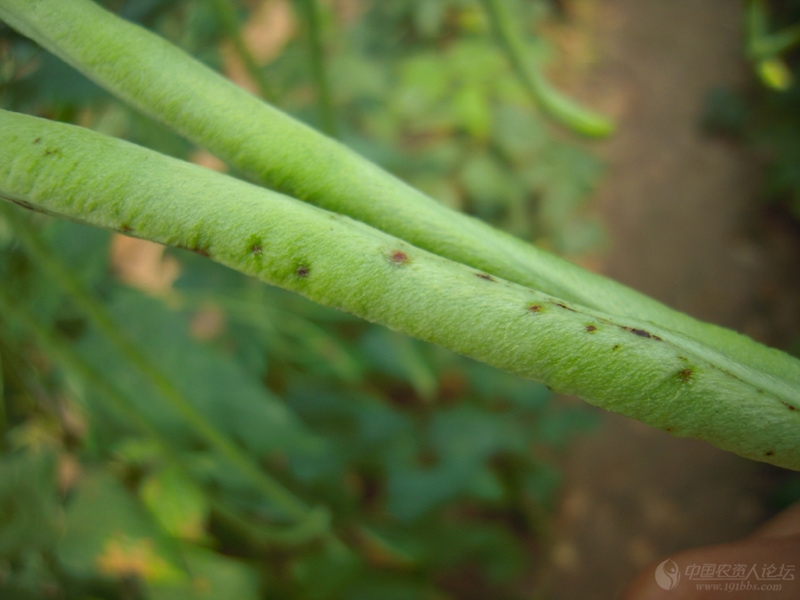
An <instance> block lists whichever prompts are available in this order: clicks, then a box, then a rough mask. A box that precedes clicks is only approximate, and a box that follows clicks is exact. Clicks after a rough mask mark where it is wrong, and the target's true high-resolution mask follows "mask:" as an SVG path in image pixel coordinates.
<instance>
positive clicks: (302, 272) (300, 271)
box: [294, 265, 311, 279]
mask: <svg viewBox="0 0 800 600" xmlns="http://www.w3.org/2000/svg"><path fill="white" fill-rule="evenodd" d="M294 273H295V275H297V276H298V277H299V278H300V279H305V278H306V277H308V274H309V273H311V267H309V266H307V265H300V266H299V267H297V269H295V272H294Z"/></svg>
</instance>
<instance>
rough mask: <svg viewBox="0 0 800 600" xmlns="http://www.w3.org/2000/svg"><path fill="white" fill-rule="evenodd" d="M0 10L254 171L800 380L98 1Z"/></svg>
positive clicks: (507, 275)
mask: <svg viewBox="0 0 800 600" xmlns="http://www.w3.org/2000/svg"><path fill="white" fill-rule="evenodd" d="M0 17H2V18H4V19H6V20H7V21H8V23H9V24H10V25H12V26H13V27H15V28H16V29H18V30H19V31H20V32H22V33H24V34H25V35H28V36H30V37H31V38H32V39H34V40H36V41H37V42H39V43H40V44H42V45H43V46H44V47H45V48H47V49H49V50H50V51H52V52H53V53H55V54H57V55H58V56H60V57H61V58H62V59H64V60H65V61H67V62H68V63H70V64H72V65H73V66H74V67H76V68H77V69H79V70H80V71H82V72H83V73H85V74H86V75H87V76H89V77H91V78H92V79H94V80H95V81H96V82H97V83H99V84H100V85H102V86H104V87H106V88H107V89H109V90H111V91H112V92H113V93H114V94H116V95H117V96H119V97H120V98H123V99H125V100H126V101H128V102H130V103H131V104H132V105H134V106H136V107H138V108H139V109H141V110H142V111H144V112H146V113H148V114H150V115H152V116H153V117H155V118H157V119H159V120H160V121H162V122H164V123H166V124H167V125H169V126H170V127H172V128H173V129H174V130H176V131H178V132H180V133H181V134H183V135H185V136H186V137H188V138H190V139H191V140H193V141H194V142H196V143H197V144H199V145H201V146H204V147H206V148H207V149H209V150H211V151H212V152H214V153H215V154H216V155H217V156H219V157H220V158H222V159H224V160H226V161H227V162H228V163H230V164H231V165H233V166H235V167H236V168H237V169H238V170H240V171H241V172H243V173H245V174H247V175H248V176H250V177H251V178H253V179H254V180H255V181H257V182H259V183H261V184H264V185H266V186H268V187H272V188H275V189H278V190H280V191H282V192H284V193H286V194H288V195H290V196H293V197H296V198H300V199H302V200H305V201H308V202H311V203H313V204H316V205H318V206H320V207H322V208H325V209H327V210H330V211H334V212H336V213H341V214H344V215H348V216H350V217H352V218H354V219H357V220H359V221H363V222H364V223H367V224H369V225H371V226H372V227H375V228H377V229H380V230H382V231H385V232H387V233H389V234H391V235H393V236H396V237H398V238H401V239H403V240H406V241H407V242H409V243H411V244H413V245H415V246H418V247H420V248H424V249H426V250H428V251H430V252H433V253H435V254H438V255H441V256H444V257H447V258H449V259H452V260H454V261H457V262H460V263H464V264H467V265H471V266H472V267H474V268H476V269H479V270H482V271H484V272H486V273H489V274H492V275H494V276H497V277H499V278H503V279H506V280H509V281H513V282H515V283H518V284H520V285H523V286H526V287H531V288H535V289H538V290H541V291H543V292H545V293H548V294H551V295H553V296H557V297H559V298H562V299H564V300H568V301H570V302H573V303H576V304H579V305H581V306H584V307H587V308H590V309H596V310H600V311H602V312H603V313H607V314H610V315H616V316H619V317H625V318H628V317H629V318H633V319H639V320H642V321H646V322H649V323H650V324H658V326H659V327H661V328H664V329H671V330H674V331H675V332H677V333H679V334H682V335H684V336H687V337H690V338H693V339H694V340H696V341H697V342H699V343H700V344H702V345H703V346H704V347H711V348H714V349H715V351H716V352H718V353H720V354H721V355H724V356H726V357H728V358H729V359H730V360H731V361H734V362H737V363H741V364H748V365H750V366H751V367H752V368H753V369H756V370H759V371H763V372H765V373H767V374H770V375H771V376H773V377H774V378H776V379H785V380H788V381H791V382H792V383H793V384H794V385H799V386H800V361H798V360H797V359H795V358H793V357H791V356H789V355H787V354H784V353H782V352H780V351H778V350H774V349H771V348H767V347H765V346H763V345H761V344H757V343H755V342H753V341H752V340H750V339H749V338H747V337H746V336H743V335H740V334H738V333H736V332H734V331H731V330H728V329H725V328H722V327H718V326H715V325H711V324H708V323H703V322H701V321H698V320H696V319H693V318H691V317H689V316H687V315H685V314H683V313H681V312H678V311H675V310H673V309H670V308H668V307H666V306H664V305H663V304H661V303H659V302H657V301H655V300H653V299H652V298H649V297H647V296H645V295H643V294H640V293H638V292H636V291H634V290H631V289H630V288H627V287H625V286H623V285H621V284H619V283H617V282H615V281H612V280H610V279H607V278H605V277H602V276H600V275H597V274H595V273H591V272H588V271H586V270H584V269H581V268H580V267H578V266H576V265H574V264H572V263H569V262H567V261H565V260H563V259H561V258H559V257H556V256H553V255H551V254H548V253H547V252H544V251H542V250H540V249H538V248H536V247H534V246H532V245H530V244H527V243H525V242H523V241H522V240H519V239H517V238H514V237H512V236H510V235H508V234H506V233H504V232H501V231H498V230H496V229H493V228H492V227H490V226H489V225H487V224H485V223H483V222H481V221H479V220H477V219H474V218H471V217H469V216H467V215H464V214H461V213H458V212H455V211H453V210H451V209H449V208H447V207H445V206H444V205H442V204H439V203H437V202H436V201H434V200H432V199H430V198H428V197H427V196H425V195H423V194H422V193H420V192H418V191H416V190H414V189H413V188H411V187H409V186H408V185H406V184H404V183H403V182H401V181H400V180H398V179H396V178H395V177H393V176H392V175H390V174H388V173H386V172H385V171H383V170H381V169H380V168H378V167H377V166H375V165H374V164H372V163H370V162H369V161H367V160H365V159H364V158H362V157H360V156H358V155H357V154H355V153H354V152H352V151H350V150H348V149H347V148H346V147H344V146H342V145H341V144H339V143H337V142H335V141H334V140H331V139H330V138H327V137H325V136H323V135H321V134H319V133H317V132H316V131H314V130H313V129H311V128H309V127H307V126H305V125H303V124H302V123H300V122H298V121H295V120H294V119H292V118H291V117H289V116H287V115H285V114H284V113H282V112H280V111H279V110H277V109H275V108H273V107H271V106H270V105H268V104H265V103H263V102H261V101H260V100H259V99H257V98H255V97H254V96H252V95H250V94H249V93H247V92H245V91H244V90H242V89H240V88H238V87H236V86H235V85H234V84H232V83H231V82H230V81H228V80H226V79H225V78H224V77H222V76H220V75H219V74H218V73H215V72H213V71H212V70H210V69H208V68H207V67H205V66H204V65H202V64H200V63H199V62H197V61H196V60H194V59H193V58H192V57H190V56H188V55H187V54H185V53H184V52H182V51H181V50H180V49H178V48H176V47H174V46H172V45H171V44H169V43H168V42H166V41H165V40H163V39H161V38H160V37H158V36H156V35H154V34H152V33H151V32H149V31H147V30H145V29H143V28H141V27H138V26H136V25H133V24H131V23H128V22H126V21H124V20H123V19H121V18H119V17H116V16H115V15H113V14H112V13H109V12H107V11H105V10H104V9H102V8H101V7H99V6H98V5H96V4H95V3H94V2H91V1H90V0H69V1H68V2H64V1H63V0H0Z"/></svg>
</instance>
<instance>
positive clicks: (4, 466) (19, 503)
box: [0, 450, 59, 559]
mask: <svg viewBox="0 0 800 600" xmlns="http://www.w3.org/2000/svg"><path fill="white" fill-rule="evenodd" d="M55 466H56V465H55V457H54V456H53V455H52V453H50V452H48V451H46V450H39V451H28V452H20V453H18V454H13V455H9V456H5V457H3V458H2V460H0V557H3V558H5V559H16V558H19V557H20V556H21V555H22V554H24V553H28V552H32V551H46V550H49V549H50V548H51V547H52V545H53V543H54V542H55V538H56V525H57V522H58V508H59V507H58V495H57V490H56V473H55Z"/></svg>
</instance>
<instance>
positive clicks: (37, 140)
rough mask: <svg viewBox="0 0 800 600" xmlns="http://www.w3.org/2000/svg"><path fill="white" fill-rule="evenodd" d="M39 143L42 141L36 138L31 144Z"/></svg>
mask: <svg viewBox="0 0 800 600" xmlns="http://www.w3.org/2000/svg"><path fill="white" fill-rule="evenodd" d="M41 141H42V138H40V137H37V138H36V139H35V140H33V143H34V144H38V143H39V142H41Z"/></svg>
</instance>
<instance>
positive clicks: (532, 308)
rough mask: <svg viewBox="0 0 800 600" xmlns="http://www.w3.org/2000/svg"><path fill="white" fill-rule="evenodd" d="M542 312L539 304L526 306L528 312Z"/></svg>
mask: <svg viewBox="0 0 800 600" xmlns="http://www.w3.org/2000/svg"><path fill="white" fill-rule="evenodd" d="M542 311H543V309H542V305H541V304H530V305H529V306H528V312H532V313H540V312H542Z"/></svg>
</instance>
